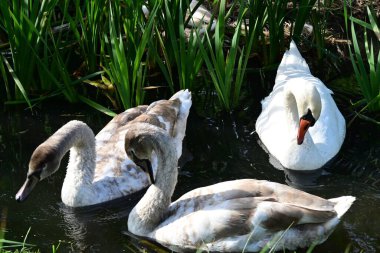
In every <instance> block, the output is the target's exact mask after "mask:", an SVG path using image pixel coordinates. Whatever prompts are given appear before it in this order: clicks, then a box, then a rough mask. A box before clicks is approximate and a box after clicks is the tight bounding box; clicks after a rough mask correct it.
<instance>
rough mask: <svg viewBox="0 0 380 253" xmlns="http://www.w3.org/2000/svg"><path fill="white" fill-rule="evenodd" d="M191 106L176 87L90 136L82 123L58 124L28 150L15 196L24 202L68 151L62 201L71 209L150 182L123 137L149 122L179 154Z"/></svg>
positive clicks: (89, 131) (121, 195)
mask: <svg viewBox="0 0 380 253" xmlns="http://www.w3.org/2000/svg"><path fill="white" fill-rule="evenodd" d="M190 106H191V94H190V92H189V91H187V90H183V91H179V92H177V93H176V94H174V95H173V96H172V97H171V98H170V100H160V101H156V102H154V103H152V104H151V105H149V106H138V107H135V108H131V109H128V110H126V111H125V112H123V113H121V114H119V115H117V116H115V117H114V118H113V119H112V120H111V121H110V122H109V123H108V124H107V125H106V126H105V127H104V128H103V129H102V130H101V131H100V132H99V133H98V135H97V136H96V137H95V136H94V133H93V132H92V130H91V129H90V128H89V127H88V126H87V125H86V124H85V123H83V122H81V121H77V120H73V121H70V122H68V123H67V124H65V125H64V126H62V127H61V128H60V129H59V130H58V131H56V132H55V133H54V134H53V135H52V136H51V137H49V138H48V139H47V140H46V141H45V142H43V143H42V144H41V145H39V146H38V147H37V148H36V149H35V151H34V152H33V154H32V156H31V159H30V162H29V170H28V174H27V180H26V182H25V183H24V185H23V186H22V187H21V189H20V190H19V192H18V193H17V194H16V200H18V201H20V202H21V201H24V200H25V199H26V198H27V197H28V195H29V194H30V192H31V191H32V190H33V188H34V186H35V185H36V184H37V183H38V182H39V181H41V180H43V179H44V178H46V177H48V176H50V175H51V174H53V173H54V172H56V171H57V170H58V168H59V165H60V162H61V159H62V157H63V156H64V155H65V154H66V153H67V152H68V151H70V158H69V163H68V166H67V172H66V177H65V179H64V182H63V186H62V191H61V198H62V202H63V203H64V204H65V205H67V206H71V207H80V206H89V205H94V204H99V203H103V202H107V201H110V200H113V199H117V198H120V197H123V196H126V195H129V194H131V193H134V192H137V191H139V190H141V189H143V188H146V187H147V186H149V184H150V181H149V178H148V177H147V175H146V173H144V172H143V171H142V170H141V169H140V168H138V167H137V166H136V165H135V163H134V162H133V161H132V160H131V159H130V158H129V157H128V156H127V155H126V153H125V148H124V138H125V134H126V132H128V131H129V128H130V126H131V125H133V124H136V123H137V122H148V124H152V125H155V126H156V127H158V128H161V129H164V131H166V132H167V133H168V134H169V135H171V136H172V137H173V139H174V140H175V142H176V143H178V144H179V143H180V144H181V146H178V147H176V154H177V156H176V157H178V158H179V156H180V155H181V153H182V139H183V137H184V130H182V127H184V128H186V120H187V116H188V114H189V109H190Z"/></svg>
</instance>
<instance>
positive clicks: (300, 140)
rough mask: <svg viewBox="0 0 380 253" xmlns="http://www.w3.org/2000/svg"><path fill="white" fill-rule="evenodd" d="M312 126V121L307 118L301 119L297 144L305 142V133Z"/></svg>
mask: <svg viewBox="0 0 380 253" xmlns="http://www.w3.org/2000/svg"><path fill="white" fill-rule="evenodd" d="M310 126H311V122H310V121H309V120H307V119H302V118H301V119H300V125H299V128H298V134H297V144H298V145H301V144H302V143H303V139H304V138H305V134H306V132H307V130H308V129H309V127H310Z"/></svg>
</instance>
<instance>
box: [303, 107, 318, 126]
mask: <svg viewBox="0 0 380 253" xmlns="http://www.w3.org/2000/svg"><path fill="white" fill-rule="evenodd" d="M301 119H303V120H306V121H308V122H310V126H314V124H315V121H316V120H315V118H314V116H313V113H312V112H311V110H310V109H307V113H306V114H304V115H303V116H302V117H301V118H300V120H301ZM305 130H307V128H305Z"/></svg>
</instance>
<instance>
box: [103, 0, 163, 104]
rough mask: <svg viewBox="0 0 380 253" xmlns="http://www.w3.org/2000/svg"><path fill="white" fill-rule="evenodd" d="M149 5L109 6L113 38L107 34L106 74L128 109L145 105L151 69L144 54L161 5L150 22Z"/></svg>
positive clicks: (138, 3) (128, 3)
mask: <svg viewBox="0 0 380 253" xmlns="http://www.w3.org/2000/svg"><path fill="white" fill-rule="evenodd" d="M144 4H145V1H132V2H124V1H123V4H121V1H120V0H116V1H110V2H109V15H110V20H109V22H108V25H109V31H110V33H109V34H104V40H105V48H106V50H105V52H106V53H107V58H109V59H108V60H107V59H106V61H105V65H106V68H105V71H106V73H107V74H108V75H109V77H110V80H111V82H112V83H113V85H114V86H115V87H116V90H117V94H118V98H119V99H120V100H121V102H122V105H123V107H124V108H131V107H133V106H135V105H140V104H142V103H143V99H144V91H143V87H144V83H145V77H146V71H147V66H146V62H144V59H143V57H144V52H145V51H146V49H147V45H148V42H149V40H150V39H151V37H152V31H153V23H154V18H155V15H156V12H157V10H158V7H159V4H160V2H159V1H157V2H156V3H155V5H154V7H153V9H152V10H151V13H150V15H149V17H148V19H147V20H145V15H144V12H143V10H142V6H143V5H144Z"/></svg>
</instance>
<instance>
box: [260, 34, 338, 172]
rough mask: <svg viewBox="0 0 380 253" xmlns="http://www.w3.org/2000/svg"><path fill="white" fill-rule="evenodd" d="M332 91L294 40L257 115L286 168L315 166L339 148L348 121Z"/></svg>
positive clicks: (268, 142)
mask: <svg viewBox="0 0 380 253" xmlns="http://www.w3.org/2000/svg"><path fill="white" fill-rule="evenodd" d="M331 94H332V91H330V90H329V89H328V88H326V86H325V85H324V84H323V83H322V82H321V80H319V79H318V78H316V77H314V76H313V75H311V73H310V70H309V67H308V65H307V63H306V62H305V60H304V59H303V58H302V56H301V54H300V53H299V51H298V49H297V47H296V45H295V43H294V42H293V41H292V42H291V43H290V49H289V50H288V51H287V52H286V53H285V54H284V57H283V58H282V61H281V64H280V66H279V68H278V70H277V76H276V81H275V85H274V87H273V91H272V92H271V93H270V94H269V96H268V97H266V98H265V99H264V100H263V101H262V112H261V114H260V116H259V117H258V119H257V121H256V132H257V133H258V135H259V137H260V139H261V141H262V143H263V144H264V145H265V147H266V148H267V149H268V151H269V153H270V154H271V155H272V156H274V157H275V158H276V159H277V160H278V161H280V163H281V164H282V165H283V166H284V167H285V168H288V169H292V170H315V169H318V168H321V167H322V166H323V165H324V164H326V162H328V161H329V160H330V159H331V158H333V157H334V156H335V155H336V154H337V153H338V151H339V149H340V147H341V146H342V143H343V140H344V137H345V133H346V123H345V120H344V118H343V116H342V114H341V113H340V111H339V109H338V108H337V106H336V104H335V102H334V100H333V98H332V97H331ZM309 127H310V128H309Z"/></svg>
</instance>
